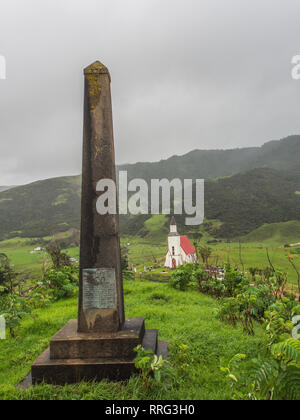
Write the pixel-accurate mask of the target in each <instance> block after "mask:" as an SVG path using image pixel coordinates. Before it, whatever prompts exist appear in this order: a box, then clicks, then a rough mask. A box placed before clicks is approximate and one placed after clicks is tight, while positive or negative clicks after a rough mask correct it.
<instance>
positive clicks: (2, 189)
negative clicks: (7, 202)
mask: <svg viewBox="0 0 300 420" xmlns="http://www.w3.org/2000/svg"><path fill="white" fill-rule="evenodd" d="M12 188H15V187H14V186H9V187H8V186H3V187H0V192H2V191H7V190H10V189H12Z"/></svg>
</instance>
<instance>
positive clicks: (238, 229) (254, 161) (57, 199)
mask: <svg viewBox="0 0 300 420" xmlns="http://www.w3.org/2000/svg"><path fill="white" fill-rule="evenodd" d="M299 156H300V136H291V137H288V138H286V139H283V140H280V141H273V142H269V143H266V144H265V145H263V146H262V147H259V148H247V149H234V150H205V151H204V150H195V151H192V152H190V153H188V154H186V155H183V156H173V157H171V158H169V159H167V160H164V161H160V162H154V163H136V164H132V165H131V164H130V165H122V166H119V168H118V169H119V170H127V171H128V178H129V179H132V178H143V179H145V180H147V181H149V180H150V179H151V178H168V179H169V180H171V179H173V178H180V179H184V178H189V179H191V178H192V179H197V178H198V179H199V178H205V179H206V185H205V215H206V218H207V219H209V220H218V221H219V222H220V223H218V224H217V226H218V227H217V228H216V229H215V230H214V232H212V233H213V235H214V236H215V237H222V238H234V237H239V236H241V235H246V234H248V233H250V232H251V231H253V230H254V229H257V228H259V227H260V226H262V225H263V224H265V223H277V222H286V221H290V220H300V195H299V191H300V165H299ZM80 195H81V177H80V176H74V177H59V178H53V179H48V180H44V181H38V182H34V183H32V184H29V185H25V186H19V187H16V188H11V189H9V190H7V191H2V192H0V239H1V240H2V239H6V238H10V237H16V236H21V237H43V236H48V235H53V234H55V233H57V232H65V231H67V230H69V229H72V228H76V229H79V225H80ZM149 218H151V215H143V216H136V217H132V216H121V217H120V226H121V232H122V233H124V234H132V235H140V236H144V235H146V234H147V229H146V227H145V222H146V220H147V219H149ZM183 219H184V217H183V216H182V218H181V217H179V218H178V222H179V225H180V224H183Z"/></svg>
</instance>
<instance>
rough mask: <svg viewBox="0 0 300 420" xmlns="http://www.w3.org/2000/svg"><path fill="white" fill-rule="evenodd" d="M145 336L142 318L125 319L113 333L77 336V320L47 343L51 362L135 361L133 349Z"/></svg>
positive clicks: (69, 323) (81, 334)
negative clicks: (62, 360)
mask: <svg viewBox="0 0 300 420" xmlns="http://www.w3.org/2000/svg"><path fill="white" fill-rule="evenodd" d="M144 334H145V323H144V319H143V318H129V319H126V321H125V324H124V327H123V328H122V330H119V331H117V332H115V333H101V334H99V333H79V332H78V330H77V320H76V319H74V320H71V321H69V322H68V324H67V325H65V326H64V327H63V328H62V329H61V330H60V331H59V332H58V333H57V334H56V335H55V336H54V337H53V338H52V340H51V342H50V358H51V360H55V359H96V358H102V359H105V358H110V359H112V358H132V359H133V358H134V357H135V352H134V351H133V350H134V348H135V347H136V346H137V345H139V344H142V341H143V337H144Z"/></svg>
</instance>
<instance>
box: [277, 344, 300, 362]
mask: <svg viewBox="0 0 300 420" xmlns="http://www.w3.org/2000/svg"><path fill="white" fill-rule="evenodd" d="M271 353H272V355H273V356H274V357H275V358H276V359H284V360H286V361H291V362H292V361H293V362H296V363H300V340H296V339H295V338H289V339H288V340H286V341H283V342H282V343H277V344H274V345H273V346H272V348H271Z"/></svg>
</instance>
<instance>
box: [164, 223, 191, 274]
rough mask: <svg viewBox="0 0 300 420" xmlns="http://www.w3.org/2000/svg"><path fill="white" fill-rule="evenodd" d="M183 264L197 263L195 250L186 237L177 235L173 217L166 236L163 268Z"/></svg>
mask: <svg viewBox="0 0 300 420" xmlns="http://www.w3.org/2000/svg"><path fill="white" fill-rule="evenodd" d="M185 263H193V264H196V263H198V260H197V254H196V250H195V248H194V246H193V245H192V244H191V242H190V240H189V239H188V237H187V236H180V235H179V233H178V232H177V225H176V221H175V217H174V216H173V217H172V219H171V223H170V233H169V235H168V252H167V255H166V262H165V267H167V268H176V267H178V266H180V265H182V264H185Z"/></svg>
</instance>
